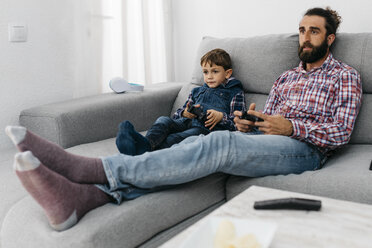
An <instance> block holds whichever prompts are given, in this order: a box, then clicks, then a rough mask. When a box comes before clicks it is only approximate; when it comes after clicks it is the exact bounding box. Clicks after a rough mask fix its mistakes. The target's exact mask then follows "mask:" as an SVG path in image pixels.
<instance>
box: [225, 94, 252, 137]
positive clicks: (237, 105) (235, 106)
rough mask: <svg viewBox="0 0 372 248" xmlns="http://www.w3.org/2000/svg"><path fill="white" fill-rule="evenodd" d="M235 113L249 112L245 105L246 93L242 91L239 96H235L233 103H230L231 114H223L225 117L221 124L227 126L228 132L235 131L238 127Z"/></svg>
mask: <svg viewBox="0 0 372 248" xmlns="http://www.w3.org/2000/svg"><path fill="white" fill-rule="evenodd" d="M234 111H247V108H246V105H245V96H244V92H243V91H240V92H239V93H238V94H236V95H235V96H234V98H233V99H232V101H231V102H230V113H229V114H227V113H223V117H222V120H221V122H220V123H221V124H222V125H224V126H226V127H227V129H228V130H230V131H235V130H236V126H235V123H234V117H235V115H234Z"/></svg>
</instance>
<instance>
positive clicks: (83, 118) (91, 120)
mask: <svg viewBox="0 0 372 248" xmlns="http://www.w3.org/2000/svg"><path fill="white" fill-rule="evenodd" d="M183 85H184V84H183V83H161V84H156V85H152V86H149V87H147V86H146V87H145V89H144V91H142V92H126V93H123V94H115V93H105V94H101V95H95V96H90V97H83V98H77V99H72V100H68V101H64V102H58V103H53V104H47V105H43V106H38V107H34V108H30V109H26V110H23V111H22V112H21V114H20V117H19V122H20V125H22V126H25V127H27V128H28V129H29V130H31V131H32V132H34V133H37V134H38V135H40V136H42V137H44V138H46V139H48V140H49V141H52V142H55V143H57V144H59V145H61V146H62V147H64V148H68V147H71V146H75V145H79V144H84V143H90V142H95V141H99V140H104V139H108V138H112V137H115V136H116V133H117V130H118V125H119V123H120V122H122V121H123V120H129V121H131V122H132V123H133V125H134V126H135V128H136V130H137V131H143V130H147V129H148V128H149V127H150V126H151V124H152V123H153V122H154V121H155V120H156V119H157V118H158V117H159V116H164V115H165V116H169V115H170V114H171V110H172V107H173V104H174V101H175V99H176V97H177V95H178V93H179V91H180V89H181V88H182V86H183Z"/></svg>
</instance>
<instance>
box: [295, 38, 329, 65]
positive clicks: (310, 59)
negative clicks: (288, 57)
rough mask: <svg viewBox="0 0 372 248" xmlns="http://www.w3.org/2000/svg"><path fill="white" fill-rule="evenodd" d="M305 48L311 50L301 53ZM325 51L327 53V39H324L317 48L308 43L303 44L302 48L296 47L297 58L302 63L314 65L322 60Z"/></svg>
mask: <svg viewBox="0 0 372 248" xmlns="http://www.w3.org/2000/svg"><path fill="white" fill-rule="evenodd" d="M305 47H310V48H312V50H311V51H303V49H304V48H305ZM327 51H328V43H327V38H324V41H323V42H322V44H320V45H319V46H314V45H312V44H311V43H310V42H309V41H307V42H304V44H302V46H299V47H298V56H299V57H300V59H301V61H302V62H304V63H314V62H316V61H318V60H320V59H322V58H324V56H325V55H326V54H327Z"/></svg>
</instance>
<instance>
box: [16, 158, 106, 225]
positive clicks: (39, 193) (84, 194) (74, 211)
mask: <svg viewBox="0 0 372 248" xmlns="http://www.w3.org/2000/svg"><path fill="white" fill-rule="evenodd" d="M14 169H15V170H16V174H17V176H18V177H19V179H20V180H21V182H22V184H23V186H24V187H25V189H26V190H27V191H28V192H29V193H30V195H31V196H32V197H33V198H34V199H35V200H36V201H37V202H38V203H39V204H40V206H41V207H42V208H43V209H44V212H45V214H46V216H47V217H48V220H49V223H50V225H51V227H52V228H53V229H55V230H57V231H63V230H66V229H68V228H70V227H72V226H73V225H75V224H76V223H77V222H78V221H79V220H80V219H81V218H82V217H83V216H84V215H85V214H86V213H87V212H89V211H90V210H92V209H94V208H97V207H99V206H102V205H104V204H106V203H108V202H110V201H111V199H110V197H109V196H108V195H107V194H105V193H104V192H103V191H101V190H99V189H98V188H97V187H96V186H94V185H88V184H76V183H73V182H71V181H69V180H68V179H66V178H65V177H63V176H61V175H59V174H57V173H55V172H54V171H52V170H50V169H48V168H47V167H45V166H44V165H43V164H41V163H40V161H39V160H38V159H37V158H36V157H34V156H33V154H32V153H31V152H30V151H26V152H23V153H17V154H16V155H15V162H14Z"/></svg>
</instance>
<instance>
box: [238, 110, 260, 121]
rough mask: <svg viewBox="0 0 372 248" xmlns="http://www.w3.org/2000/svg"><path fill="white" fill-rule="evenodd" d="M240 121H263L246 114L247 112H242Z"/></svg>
mask: <svg viewBox="0 0 372 248" xmlns="http://www.w3.org/2000/svg"><path fill="white" fill-rule="evenodd" d="M240 119H245V120H248V121H253V122H259V121H264V120H263V119H261V118H260V117H257V116H254V115H251V114H248V113H247V111H243V115H242V116H241V117H240Z"/></svg>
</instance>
